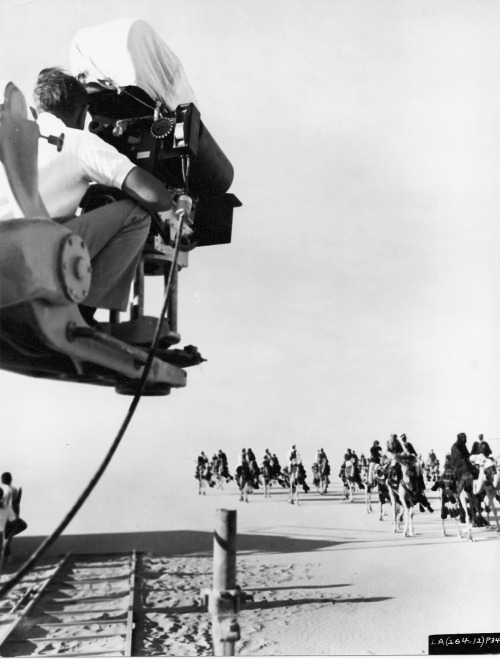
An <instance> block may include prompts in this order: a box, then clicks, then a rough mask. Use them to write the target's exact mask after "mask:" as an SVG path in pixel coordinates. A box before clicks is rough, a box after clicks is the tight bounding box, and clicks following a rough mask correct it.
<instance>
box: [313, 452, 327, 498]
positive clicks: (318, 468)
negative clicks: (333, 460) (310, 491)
mask: <svg viewBox="0 0 500 659" xmlns="http://www.w3.org/2000/svg"><path fill="white" fill-rule="evenodd" d="M312 472H313V485H315V486H316V488H317V490H318V492H319V494H326V492H327V490H328V485H329V484H330V478H329V475H330V463H329V462H328V458H319V459H318V460H317V461H316V462H315V463H314V464H313V466H312Z"/></svg>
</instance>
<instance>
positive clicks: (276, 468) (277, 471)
mask: <svg viewBox="0 0 500 659" xmlns="http://www.w3.org/2000/svg"><path fill="white" fill-rule="evenodd" d="M271 468H272V471H273V476H274V478H278V476H281V465H280V461H279V460H278V456H277V455H276V453H273V455H272V458H271Z"/></svg>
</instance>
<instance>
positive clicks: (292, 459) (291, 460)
mask: <svg viewBox="0 0 500 659" xmlns="http://www.w3.org/2000/svg"><path fill="white" fill-rule="evenodd" d="M286 460H287V463H288V473H291V471H292V465H294V464H295V463H296V462H298V461H299V460H300V455H299V452H298V451H297V447H296V446H295V444H292V447H291V449H290V450H289V451H288V453H287V456H286Z"/></svg>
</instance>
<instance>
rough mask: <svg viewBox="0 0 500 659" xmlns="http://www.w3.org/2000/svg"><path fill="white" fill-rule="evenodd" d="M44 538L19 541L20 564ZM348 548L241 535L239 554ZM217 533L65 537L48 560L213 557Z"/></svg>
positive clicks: (314, 541) (17, 558) (313, 541)
mask: <svg viewBox="0 0 500 659" xmlns="http://www.w3.org/2000/svg"><path fill="white" fill-rule="evenodd" d="M44 539H45V538H44V537H43V536H26V537H18V538H16V539H15V541H14V544H13V555H14V559H15V561H16V562H18V561H19V562H21V561H24V560H26V558H28V556H30V555H31V553H32V552H33V551H34V550H35V549H36V548H37V547H38V546H39V545H40V544H41V542H42V541H43V540H44ZM341 544H344V542H342V541H340V542H339V541H332V540H326V539H325V540H322V539H308V538H290V537H287V536H285V535H264V534H262V535H261V534H245V533H241V534H238V538H237V551H238V553H240V554H250V553H279V554H289V553H298V552H307V551H316V550H318V549H325V548H328V547H335V546H337V545H341ZM212 549H213V533H211V532H208V531H189V530H186V531H184V530H183V531H149V532H144V533H99V534H86V535H63V536H61V537H60V538H59V539H58V540H57V541H56V542H55V543H54V545H52V547H51V548H50V549H49V550H48V551H47V553H46V556H57V555H60V554H66V553H67V552H71V553H73V554H115V553H124V552H131V551H133V550H136V551H139V552H148V553H153V554H161V555H163V556H178V555H196V556H211V555H212Z"/></svg>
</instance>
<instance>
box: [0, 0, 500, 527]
mask: <svg viewBox="0 0 500 659" xmlns="http://www.w3.org/2000/svg"><path fill="white" fill-rule="evenodd" d="M116 18H141V19H143V20H145V21H147V22H149V23H151V24H152V25H154V27H155V29H156V30H157V31H158V33H159V34H160V36H161V37H162V38H163V39H164V40H165V41H166V42H167V43H168V44H169V46H170V47H171V48H172V50H173V51H174V52H175V53H176V55H177V56H178V57H179V58H180V60H181V62H182V63H183V66H184V69H185V71H186V74H187V77H188V79H189V82H190V84H191V86H192V88H193V90H194V92H195V94H196V96H197V98H198V102H199V109H200V111H201V116H202V120H203V121H204V123H205V125H206V126H207V128H208V129H209V131H210V133H211V134H212V135H213V136H214V138H215V139H216V141H217V142H218V144H219V146H220V147H221V148H222V149H223V151H224V152H225V154H226V155H227V156H228V158H229V159H230V161H231V162H232V164H233V166H234V169H235V177H234V182H233V185H232V187H231V190H230V191H231V192H233V193H234V194H235V195H236V196H237V197H238V198H239V199H240V200H241V201H242V203H243V206H242V207H241V208H238V209H236V210H235V213H234V223H233V237H232V243H231V244H229V245H222V246H214V247H203V248H199V249H196V250H194V251H193V252H191V253H190V265H189V268H187V269H186V270H184V271H183V272H181V275H180V303H179V331H180V333H181V335H182V342H181V345H187V344H194V345H196V346H197V347H198V348H199V350H200V352H201V353H202V355H203V356H204V357H205V358H206V359H207V362H205V363H204V364H203V365H201V366H198V367H194V368H191V369H189V370H188V384H187V387H186V388H185V389H179V390H173V391H172V393H171V395H170V396H168V397H165V398H151V399H143V400H142V401H141V404H140V406H139V409H138V411H137V412H136V414H135V417H134V419H133V421H132V424H131V427H130V429H129V431H128V433H127V436H126V439H125V440H124V442H123V444H122V446H121V447H120V450H119V452H118V454H117V456H116V457H115V459H114V460H113V463H112V465H111V467H110V468H109V470H108V472H107V474H106V475H105V477H104V478H105V483H104V484H103V485H102V486H101V485H100V486H98V489H97V491H96V494H95V495H92V497H91V499H90V500H89V502H88V504H86V506H85V508H84V510H82V512H81V513H80V516H79V518H78V520H77V521H75V522H73V523H72V526H71V527H70V528H71V530H75V531H79V530H81V529H87V530H88V529H90V530H93V531H100V530H102V528H101V527H102V525H103V524H105V523H106V520H105V519H104V518H103V517H102V516H100V514H99V511H100V510H101V509H102V506H103V503H102V501H103V499H105V496H104V494H103V493H106V495H107V494H108V493H113V492H114V493H115V494H116V495H117V496H116V500H115V501H114V503H113V511H114V512H115V513H116V515H117V516H118V517H120V516H126V515H127V514H128V513H127V511H128V510H130V506H131V505H132V504H131V502H130V497H131V496H133V498H134V501H135V503H134V504H133V506H135V507H136V508H137V507H139V506H140V501H141V498H140V496H139V500H138V501H139V502H137V501H136V498H137V483H138V481H144V480H147V482H148V484H149V485H148V486H149V487H154V488H157V489H161V488H166V487H167V485H166V481H167V480H168V474H169V473H170V471H171V470H172V469H176V467H175V466H174V465H176V464H183V465H185V467H183V468H185V470H186V474H187V475H188V476H187V477H192V473H191V471H192V467H193V465H194V460H195V458H196V456H197V454H198V453H199V452H200V451H201V450H205V451H206V452H207V453H213V452H214V451H216V450H218V449H219V448H222V449H224V450H225V451H226V453H227V454H228V456H229V461H230V465H231V463H233V464H234V462H235V460H236V458H237V456H238V455H239V453H240V451H241V448H243V447H247V446H251V447H252V448H253V449H254V451H255V452H256V454H257V455H258V457H259V456H260V455H261V454H262V453H263V451H264V450H265V449H266V448H270V449H271V450H272V451H274V452H276V453H277V454H278V455H279V456H280V455H281V456H282V458H283V459H284V455H285V453H286V451H287V450H288V448H289V447H290V445H291V444H292V443H295V444H297V447H298V449H299V451H300V453H301V455H302V457H303V459H304V461H305V462H306V463H309V464H310V463H311V462H312V460H313V457H314V454H315V452H316V451H317V449H318V448H320V447H322V448H324V449H325V451H326V452H327V454H328V455H329V457H330V460H331V462H332V463H333V464H334V465H335V464H340V462H341V460H342V456H343V453H344V452H345V449H346V448H347V447H350V448H353V449H355V450H356V451H357V452H358V454H359V453H362V452H364V453H365V454H366V453H367V452H368V450H369V447H370V446H371V444H372V443H373V441H374V440H375V439H378V440H379V441H380V442H381V443H382V444H384V445H385V442H386V440H387V439H388V437H389V435H390V434H391V433H397V434H398V435H399V434H401V433H403V432H404V433H406V435H407V436H408V438H409V440H410V441H411V442H412V443H413V444H414V446H415V447H416V448H417V450H418V451H420V452H421V453H423V454H424V456H425V455H426V454H427V453H428V451H429V450H430V449H431V448H433V449H434V450H435V451H436V452H437V453H438V455H439V456H441V457H444V454H445V452H447V451H448V450H449V448H450V447H451V445H452V443H453V442H454V440H455V438H456V435H457V433H458V432H466V433H467V435H468V437H469V446H470V444H472V441H474V439H475V438H476V436H477V435H478V434H479V433H484V435H485V437H486V438H487V439H489V440H490V441H491V443H492V446H494V447H495V449H496V452H497V453H500V440H498V438H500V407H499V406H498V404H497V402H498V398H499V390H500V374H499V370H498V363H499V356H500V355H499V347H498V339H497V337H498V336H499V334H500V327H499V324H500V300H499V296H498V294H497V282H498V281H499V275H500V272H499V263H500V260H499V258H498V256H499V255H498V252H499V248H498V245H499V244H500V242H499V238H500V235H499V234H500V227H499V222H498V217H499V211H500V186H499V185H498V183H499V181H498V173H499V171H500V148H499V146H500V142H499V138H500V119H499V117H500V87H499V82H498V80H499V71H500V46H499V40H498V30H499V27H500V25H499V19H500V12H499V2H498V1H497V0H495V1H493V0H307V1H306V0H183V2H171V1H170V0H162V1H161V2H160V0H140V1H136V0H120V1H119V2H115V1H111V0H86V1H85V2H76V1H73V2H62V1H58V2H56V1H54V0H31V1H29V0H28V1H23V0H0V62H1V64H0V79H4V80H5V79H7V80H12V81H13V82H15V83H16V84H17V85H18V86H19V87H20V88H21V90H22V91H23V92H24V94H25V95H26V98H27V100H28V102H30V101H31V90H32V87H33V82H34V80H35V78H36V75H37V73H38V71H39V70H40V69H41V68H44V67H45V66H52V65H59V66H63V67H66V68H67V67H69V48H70V43H71V40H72V38H73V36H74V35H75V33H76V32H77V31H78V30H79V29H81V28H84V27H88V26H91V25H96V24H99V23H103V22H106V21H110V20H113V19H116ZM146 298H147V311H148V312H149V313H151V314H152V315H155V312H156V313H158V311H159V309H160V307H161V304H162V291H161V289H160V288H159V286H158V282H156V281H148V282H147V289H146ZM0 394H1V398H0V400H1V406H2V413H1V420H0V424H1V425H0V431H1V437H2V459H1V466H0V468H1V469H2V471H3V470H4V469H9V470H10V471H12V472H13V474H14V478H15V480H17V482H18V483H22V484H23V485H24V486H25V490H26V496H27V502H26V506H31V508H28V512H31V513H32V517H33V518H34V519H35V520H36V521H34V523H33V525H32V527H31V528H32V530H33V532H48V531H50V530H51V529H52V527H53V525H54V524H55V523H56V522H57V521H58V520H59V519H60V517H61V516H62V514H63V513H64V512H66V508H67V507H68V502H69V501H71V500H73V499H75V498H76V497H77V496H78V494H79V492H80V490H81V489H82V488H83V486H84V485H85V483H86V481H87V479H88V477H89V475H91V474H92V473H93V470H94V469H95V467H96V466H97V463H98V461H99V460H100V459H101V458H102V456H103V455H104V453H105V451H106V450H107V447H108V446H109V444H110V443H111V441H112V439H113V438H114V436H115V434H116V432H117V431H118V428H119V426H120V424H121V421H122V419H123V417H124V415H125V413H126V411H127V409H128V406H129V404H130V399H128V398H126V397H122V396H118V395H117V394H115V393H114V391H113V390H112V389H102V388H101V387H92V386H89V385H73V384H67V383H57V382H50V381H40V380H32V379H30V378H27V377H23V376H19V375H14V374H10V373H7V372H4V371H2V372H0ZM497 447H498V448H497ZM334 469H335V466H334ZM47 483H50V487H47ZM152 483H154V485H151V484H152ZM194 487H195V485H194V482H193V488H194ZM99 488H101V489H99ZM38 492H40V493H42V494H43V496H41V497H40V498H38V497H37V496H36V493H38ZM130 492H132V493H133V494H132V495H131V494H130ZM28 493H30V495H31V496H29V495H28ZM28 502H29V503H28ZM42 508H43V509H46V514H44V515H43V516H41V515H37V514H36V513H37V511H38V510H40V509H42ZM136 508H134V510H135V509H136ZM147 523H148V524H153V523H154V521H151V520H150V521H148V522H147Z"/></svg>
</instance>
